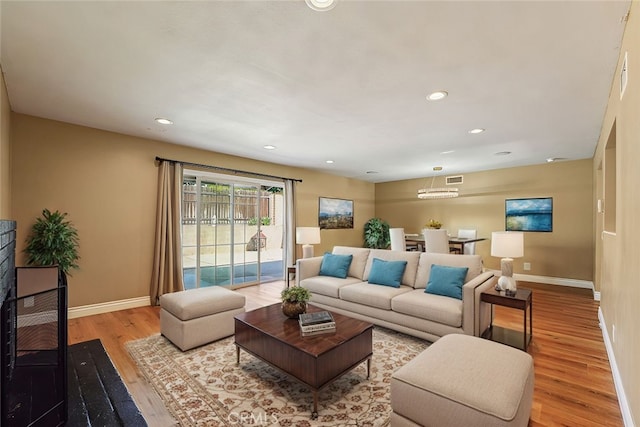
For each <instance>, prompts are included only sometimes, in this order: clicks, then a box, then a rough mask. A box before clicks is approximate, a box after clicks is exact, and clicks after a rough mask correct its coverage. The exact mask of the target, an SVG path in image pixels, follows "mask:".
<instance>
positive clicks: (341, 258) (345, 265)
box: [320, 252, 353, 279]
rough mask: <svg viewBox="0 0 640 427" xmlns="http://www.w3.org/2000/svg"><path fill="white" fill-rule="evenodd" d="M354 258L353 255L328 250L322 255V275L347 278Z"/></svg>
mask: <svg viewBox="0 0 640 427" xmlns="http://www.w3.org/2000/svg"><path fill="white" fill-rule="evenodd" d="M352 259H353V255H334V254H330V253H329V252H327V253H326V254H324V255H323V256H322V264H320V275H321V276H331V277H339V278H341V279H345V278H346V277H347V274H348V273H349V266H350V265H351V260H352Z"/></svg>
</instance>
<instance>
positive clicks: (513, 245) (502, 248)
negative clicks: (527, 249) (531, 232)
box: [491, 231, 524, 258]
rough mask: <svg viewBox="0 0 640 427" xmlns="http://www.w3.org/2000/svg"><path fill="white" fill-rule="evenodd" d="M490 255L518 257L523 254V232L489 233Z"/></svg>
mask: <svg viewBox="0 0 640 427" xmlns="http://www.w3.org/2000/svg"><path fill="white" fill-rule="evenodd" d="M491 256H495V257H502V258H520V257H522V256H524V233H522V232H520V231H494V232H493V233H491Z"/></svg>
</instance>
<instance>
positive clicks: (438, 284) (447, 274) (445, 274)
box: [424, 264, 469, 299]
mask: <svg viewBox="0 0 640 427" xmlns="http://www.w3.org/2000/svg"><path fill="white" fill-rule="evenodd" d="M467 271H469V268H467V267H449V266H446V265H437V264H434V265H432V266H431V273H430V274H429V282H428V283H427V288H426V289H425V290H424V291H425V292H426V293H428V294H435V295H442V296H445V297H451V298H457V299H462V285H464V279H465V278H466V277H467Z"/></svg>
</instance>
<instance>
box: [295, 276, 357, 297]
mask: <svg viewBox="0 0 640 427" xmlns="http://www.w3.org/2000/svg"><path fill="white" fill-rule="evenodd" d="M354 283H362V280H360V279H356V278H355V277H347V278H346V279H340V278H338V277H331V276H313V277H309V278H307V279H304V280H301V281H300V286H303V287H305V288H307V289H309V290H310V291H311V300H312V301H313V294H321V295H326V296H328V297H332V298H339V295H340V293H339V291H340V288H341V287H343V286H347V285H352V284H354Z"/></svg>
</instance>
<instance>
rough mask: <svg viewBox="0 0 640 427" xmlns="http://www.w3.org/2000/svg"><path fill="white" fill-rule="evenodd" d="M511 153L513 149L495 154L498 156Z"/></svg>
mask: <svg viewBox="0 0 640 427" xmlns="http://www.w3.org/2000/svg"><path fill="white" fill-rule="evenodd" d="M509 154H511V151H498V152H497V153H496V154H495V155H496V156H508V155H509Z"/></svg>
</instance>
